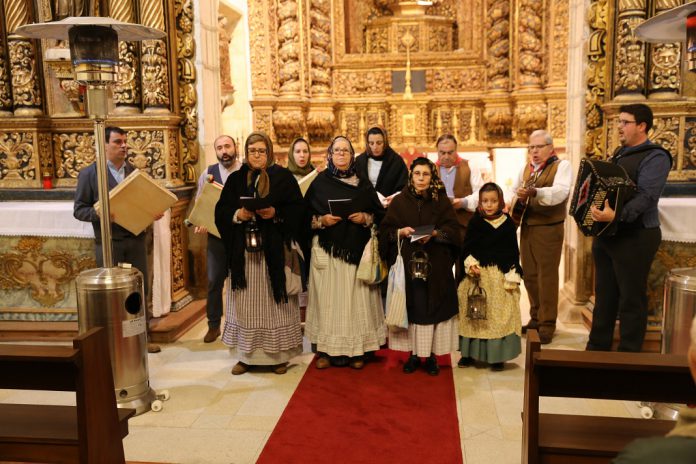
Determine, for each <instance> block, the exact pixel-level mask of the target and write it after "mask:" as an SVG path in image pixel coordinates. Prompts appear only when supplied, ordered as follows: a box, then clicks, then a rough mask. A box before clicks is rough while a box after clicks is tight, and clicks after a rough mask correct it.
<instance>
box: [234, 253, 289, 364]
mask: <svg viewBox="0 0 696 464" xmlns="http://www.w3.org/2000/svg"><path fill="white" fill-rule="evenodd" d="M245 271H246V280H247V288H245V289H243V290H235V291H233V292H230V293H231V299H232V301H231V304H228V306H227V315H226V318H225V328H224V331H223V333H222V342H223V343H224V344H225V345H227V346H229V347H230V348H231V350H230V351H231V352H232V354H233V355H234V356H235V357H237V358H238V359H239V360H240V361H242V362H244V363H246V364H252V365H273V364H280V363H284V362H287V361H289V360H290V359H291V358H293V357H295V356H297V355H299V354H301V353H302V331H301V327H300V310H299V306H298V304H297V296H290V297H288V302H287V303H280V304H278V303H276V302H275V300H274V299H273V290H272V289H271V282H270V280H269V277H268V270H267V269H266V260H265V258H264V255H263V253H246V262H245Z"/></svg>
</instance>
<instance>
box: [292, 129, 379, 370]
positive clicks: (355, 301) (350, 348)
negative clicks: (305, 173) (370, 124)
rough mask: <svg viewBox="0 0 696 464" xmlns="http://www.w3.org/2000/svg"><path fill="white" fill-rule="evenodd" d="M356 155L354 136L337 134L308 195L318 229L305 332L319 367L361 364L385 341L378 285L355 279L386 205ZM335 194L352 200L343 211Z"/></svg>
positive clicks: (314, 243) (311, 266)
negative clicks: (358, 168) (362, 175)
mask: <svg viewBox="0 0 696 464" xmlns="http://www.w3.org/2000/svg"><path fill="white" fill-rule="evenodd" d="M354 158H355V151H354V150H353V146H352V145H351V143H350V141H349V140H348V139H347V138H345V137H341V136H339V137H336V138H335V139H334V140H333V141H332V142H331V145H330V146H329V150H328V156H327V161H328V167H327V169H326V170H324V171H322V172H321V173H319V175H317V178H316V179H315V180H314V182H312V185H311V186H310V187H309V190H308V191H307V195H306V196H305V199H306V200H307V202H308V205H309V208H310V211H311V214H312V229H313V231H314V238H313V240H312V260H311V264H310V277H309V304H308V306H307V322H306V323H305V335H307V338H308V339H309V340H310V341H311V342H312V343H314V344H316V349H317V352H318V354H319V357H318V359H317V362H316V367H317V368H318V369H324V368H327V367H329V366H330V365H331V364H333V365H346V364H350V366H351V367H353V368H354V369H360V368H362V367H363V365H364V355H365V353H368V352H372V351H376V350H377V349H379V347H380V345H383V344H384V343H385V341H386V328H385V325H384V312H383V310H382V300H381V298H380V292H379V286H370V285H367V284H365V283H363V282H362V281H361V280H358V279H357V270H358V264H359V263H360V258H361V257H362V253H363V250H364V249H365V245H366V244H367V242H368V240H369V239H370V227H371V226H372V224H374V223H375V222H378V221H379V219H381V216H382V215H383V212H384V210H383V208H382V206H381V205H380V203H379V200H378V198H377V194H376V192H375V190H374V188H373V187H372V185H371V184H370V183H369V181H367V180H366V179H360V178H359V177H358V176H357V175H356V173H355V167H354ZM332 200H350V206H349V207H348V208H344V211H343V213H342V216H343V217H341V216H340V215H338V214H339V213H338V211H336V210H335V209H332V208H335V205H336V204H337V202H332V203H333V204H332V206H330V205H329V202H330V201H332ZM343 203H345V202H343ZM346 210H347V211H346ZM332 211H333V212H334V213H335V214H332Z"/></svg>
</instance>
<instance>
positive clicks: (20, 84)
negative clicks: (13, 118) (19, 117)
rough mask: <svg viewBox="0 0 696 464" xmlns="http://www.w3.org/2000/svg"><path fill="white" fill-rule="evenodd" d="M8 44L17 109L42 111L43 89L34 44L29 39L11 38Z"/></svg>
mask: <svg viewBox="0 0 696 464" xmlns="http://www.w3.org/2000/svg"><path fill="white" fill-rule="evenodd" d="M8 45H9V50H10V66H11V67H10V73H11V75H12V96H13V102H14V106H15V110H17V108H30V109H36V111H37V112H39V113H40V112H41V110H40V107H41V90H40V87H39V79H38V76H37V74H36V59H35V56H36V54H35V50H34V44H32V43H31V42H30V41H28V40H10V41H9V44H8ZM32 113H33V112H32Z"/></svg>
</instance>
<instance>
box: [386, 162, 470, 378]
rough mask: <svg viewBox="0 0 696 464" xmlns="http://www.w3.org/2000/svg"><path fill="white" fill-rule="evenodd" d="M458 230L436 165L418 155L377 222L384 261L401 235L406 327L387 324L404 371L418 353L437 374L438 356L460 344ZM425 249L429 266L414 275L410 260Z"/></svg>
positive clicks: (411, 369) (415, 362)
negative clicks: (402, 356) (401, 355)
mask: <svg viewBox="0 0 696 464" xmlns="http://www.w3.org/2000/svg"><path fill="white" fill-rule="evenodd" d="M461 234H462V228H461V226H460V225H459V222H458V221H457V216H456V213H455V212H454V208H453V207H452V203H451V202H450V200H449V199H448V198H447V193H446V192H445V187H444V185H443V184H442V182H441V181H440V177H439V176H438V174H437V168H436V167H435V165H434V164H433V163H432V162H431V161H430V160H428V159H427V158H417V159H416V160H414V161H413V164H412V165H411V172H410V174H409V183H408V185H407V186H406V187H405V188H404V189H403V190H402V192H401V194H400V195H398V196H396V197H395V198H394V200H393V201H392V202H391V204H390V205H389V208H388V209H387V215H386V216H385V217H384V220H383V221H382V223H381V224H380V227H379V245H380V254H381V255H382V257H383V258H384V259H385V260H386V261H387V263H388V265H392V264H393V263H394V261H395V260H396V256H397V249H398V247H397V240H401V241H402V245H401V256H402V258H403V260H404V267H405V273H404V274H405V275H404V277H405V282H406V311H407V313H408V330H404V329H398V328H397V329H392V328H391V327H390V329H389V348H391V349H393V350H398V351H407V352H410V356H409V358H408V361H406V363H405V364H404V367H403V371H404V372H405V373H407V374H410V373H412V372H414V371H415V370H416V369H417V368H418V366H419V365H420V363H421V359H420V358H427V359H426V361H425V370H426V371H427V372H428V374H430V375H437V374H438V373H439V372H440V368H439V366H438V365H437V358H436V356H438V355H443V354H449V353H452V352H454V351H457V349H458V348H459V343H458V335H459V331H458V324H457V320H458V313H459V305H458V302H457V286H456V283H455V281H454V275H453V273H452V266H453V265H454V263H455V260H456V258H457V255H458V246H457V244H459V243H461V240H462V238H461ZM423 252H425V254H427V258H426V259H427V262H429V264H430V268H429V272H428V271H426V272H425V275H424V273H423V272H421V273H420V274H418V275H416V274H415V273H414V275H412V273H411V268H412V260H413V259H414V258H415V259H421V260H422V259H423V258H424V254H423ZM421 271H422V270H421ZM387 310H388V308H387Z"/></svg>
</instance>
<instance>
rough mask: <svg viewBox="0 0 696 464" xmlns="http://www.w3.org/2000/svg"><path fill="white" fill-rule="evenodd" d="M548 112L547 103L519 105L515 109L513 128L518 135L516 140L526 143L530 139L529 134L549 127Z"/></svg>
mask: <svg viewBox="0 0 696 464" xmlns="http://www.w3.org/2000/svg"><path fill="white" fill-rule="evenodd" d="M547 111H548V107H547V105H546V103H536V102H524V103H518V104H517V106H516V107H515V117H514V120H513V128H514V131H515V133H516V136H515V138H516V139H517V140H518V141H520V142H524V141H526V140H527V139H528V138H529V134H531V133H532V132H534V131H535V130H537V129H538V128H540V127H547V124H546V123H547V120H548V115H547Z"/></svg>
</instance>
